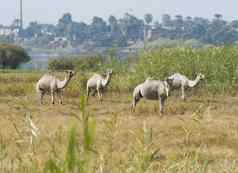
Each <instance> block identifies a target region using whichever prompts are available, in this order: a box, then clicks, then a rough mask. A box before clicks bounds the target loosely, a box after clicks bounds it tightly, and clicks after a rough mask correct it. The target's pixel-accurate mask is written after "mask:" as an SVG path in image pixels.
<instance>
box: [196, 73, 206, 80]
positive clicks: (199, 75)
mask: <svg viewBox="0 0 238 173" xmlns="http://www.w3.org/2000/svg"><path fill="white" fill-rule="evenodd" d="M197 78H198V79H205V75H204V74H202V73H198V75H197Z"/></svg>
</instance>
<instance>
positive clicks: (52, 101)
mask: <svg viewBox="0 0 238 173" xmlns="http://www.w3.org/2000/svg"><path fill="white" fill-rule="evenodd" d="M51 103H52V104H55V93H54V91H51Z"/></svg>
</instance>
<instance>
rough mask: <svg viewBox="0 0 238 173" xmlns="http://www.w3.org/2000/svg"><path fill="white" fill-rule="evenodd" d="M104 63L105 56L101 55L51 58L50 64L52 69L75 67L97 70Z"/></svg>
mask: <svg viewBox="0 0 238 173" xmlns="http://www.w3.org/2000/svg"><path fill="white" fill-rule="evenodd" d="M102 64H103V58H102V57H101V56H99V55H95V56H80V57H72V58H70V57H63V58H56V59H51V60H50V61H49V64H48V69H50V70H66V69H75V70H78V71H89V70H91V71H96V70H98V69H99V68H100V67H101V66H102Z"/></svg>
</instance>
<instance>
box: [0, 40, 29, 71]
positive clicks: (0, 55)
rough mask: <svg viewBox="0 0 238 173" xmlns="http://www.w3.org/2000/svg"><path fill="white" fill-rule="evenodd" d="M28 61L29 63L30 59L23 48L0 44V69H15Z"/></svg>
mask: <svg viewBox="0 0 238 173" xmlns="http://www.w3.org/2000/svg"><path fill="white" fill-rule="evenodd" d="M28 61H30V57H29V56H28V54H27V53H26V51H25V50H24V49H23V48H21V47H19V46H15V45H10V44H0V67H2V68H4V69H5V68H12V69H16V68H17V67H18V66H19V65H20V64H21V63H25V62H28Z"/></svg>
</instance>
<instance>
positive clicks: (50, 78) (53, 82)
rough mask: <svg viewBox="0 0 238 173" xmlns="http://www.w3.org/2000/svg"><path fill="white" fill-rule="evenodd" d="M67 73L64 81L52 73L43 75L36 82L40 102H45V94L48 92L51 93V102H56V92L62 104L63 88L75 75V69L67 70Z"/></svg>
mask: <svg viewBox="0 0 238 173" xmlns="http://www.w3.org/2000/svg"><path fill="white" fill-rule="evenodd" d="M66 73H67V75H66V76H65V79H64V80H63V81H60V80H59V79H58V78H57V77H56V76H54V75H52V74H45V75H43V76H42V77H41V78H40V80H39V81H38V82H37V84H36V92H37V93H38V94H39V96H40V103H41V104H43V96H44V95H45V94H46V93H50V94H51V103H52V104H54V103H55V93H56V94H57V95H58V97H59V103H60V104H62V93H63V89H64V88H65V87H66V86H67V85H68V83H69V81H70V79H71V78H72V77H73V76H74V75H75V72H74V71H71V70H68V71H66Z"/></svg>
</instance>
